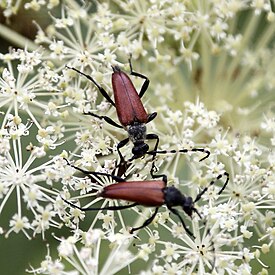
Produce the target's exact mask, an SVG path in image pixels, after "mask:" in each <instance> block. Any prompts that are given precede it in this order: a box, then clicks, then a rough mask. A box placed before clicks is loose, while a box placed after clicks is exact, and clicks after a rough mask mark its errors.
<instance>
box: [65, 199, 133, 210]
mask: <svg viewBox="0 0 275 275" xmlns="http://www.w3.org/2000/svg"><path fill="white" fill-rule="evenodd" d="M61 199H62V200H63V201H64V202H66V203H67V204H68V205H70V206H71V207H73V208H76V209H79V210H80V211H83V212H87V211H93V210H96V211H99V210H113V211H116V210H123V209H127V208H132V207H134V206H137V205H138V203H136V202H135V203H132V204H128V205H117V206H107V207H80V206H78V205H76V204H73V203H71V202H69V201H68V200H66V199H64V198H63V197H62V196H61Z"/></svg>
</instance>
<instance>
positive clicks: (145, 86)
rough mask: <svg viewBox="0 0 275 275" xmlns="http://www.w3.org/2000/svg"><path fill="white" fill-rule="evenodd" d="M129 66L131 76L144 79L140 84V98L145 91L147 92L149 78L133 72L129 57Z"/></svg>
mask: <svg viewBox="0 0 275 275" xmlns="http://www.w3.org/2000/svg"><path fill="white" fill-rule="evenodd" d="M129 65H130V70H131V73H130V74H131V75H134V76H137V77H140V78H143V79H145V81H144V83H143V84H142V87H141V89H140V92H139V98H142V96H143V95H144V94H145V92H146V90H147V88H148V86H149V83H150V80H149V78H148V77H147V76H145V75H143V74H140V73H137V72H134V71H133V68H132V62H131V57H130V58H129Z"/></svg>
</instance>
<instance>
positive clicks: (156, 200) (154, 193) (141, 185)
mask: <svg viewBox="0 0 275 275" xmlns="http://www.w3.org/2000/svg"><path fill="white" fill-rule="evenodd" d="M66 161H67V160H66ZM67 163H69V162H68V161H67ZM70 165H71V164H70ZM71 166H72V167H74V168H75V169H77V170H79V171H81V172H83V173H84V174H86V175H88V176H89V177H90V178H91V179H92V180H94V178H92V177H91V176H90V175H94V176H107V177H111V178H112V179H113V180H115V181H117V183H114V184H111V185H109V186H106V187H104V188H103V189H102V191H101V192H100V193H99V194H98V197H102V198H106V199H116V200H125V201H129V202H133V203H132V204H129V205H121V206H108V207H99V208H94V207H87V208H83V207H79V206H77V205H74V204H73V203H71V202H69V201H67V200H65V199H63V198H62V199H63V200H64V201H65V202H66V203H68V204H69V205H70V206H72V207H74V208H77V209H79V210H81V211H90V210H122V209H127V208H131V207H134V206H137V205H143V206H148V207H155V208H156V209H155V212H154V213H153V215H152V216H151V217H150V218H148V219H147V220H146V221H145V222H144V223H143V224H142V225H141V226H139V227H135V228H132V229H131V231H130V233H133V232H134V231H136V230H139V229H141V228H143V227H146V226H148V225H149V224H150V223H151V222H152V221H153V220H154V218H155V216H156V215H157V213H158V210H159V207H160V206H162V205H166V206H167V208H168V209H169V210H170V211H171V212H172V213H174V214H175V215H176V216H177V217H178V218H179V219H180V221H181V224H182V226H183V227H184V229H185V231H186V232H187V233H188V234H189V235H190V236H192V237H194V235H193V233H192V232H191V231H190V230H189V229H188V228H187V227H186V225H185V223H184V221H183V219H182V217H181V216H180V214H179V212H178V210H177V209H175V208H174V207H176V206H181V207H182V209H183V211H184V212H185V213H186V214H187V215H188V216H190V217H192V214H193V212H195V213H197V214H198V216H199V217H200V218H201V216H200V214H199V212H198V211H197V209H196V208H195V207H194V204H195V203H196V202H198V201H199V200H200V199H201V197H202V195H203V194H204V193H205V192H206V191H207V190H208V188H209V187H210V186H211V185H213V184H214V183H215V182H216V181H217V180H219V179H220V178H221V177H222V176H225V177H226V181H225V183H224V185H223V187H222V188H221V190H220V191H219V193H218V194H219V195H220V194H221V193H222V192H223V190H224V189H225V187H226V185H227V183H228V181H229V174H228V173H227V172H225V173H224V174H223V175H222V174H220V175H218V176H217V178H216V179H215V180H213V181H211V182H210V183H209V185H208V186H207V187H205V188H204V189H203V190H202V191H201V192H200V193H199V194H198V195H197V196H196V198H195V199H194V200H193V199H192V198H191V197H186V196H185V195H184V194H182V193H181V191H180V190H179V189H177V188H176V187H174V186H171V187H168V186H167V176H166V175H154V174H153V168H152V169H151V175H152V177H153V178H162V179H161V180H147V181H125V180H124V179H122V178H121V177H118V176H114V175H111V174H107V173H99V172H90V171H85V170H83V169H81V168H79V167H76V166H74V165H71Z"/></svg>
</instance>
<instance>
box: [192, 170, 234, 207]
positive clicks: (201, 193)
mask: <svg viewBox="0 0 275 275" xmlns="http://www.w3.org/2000/svg"><path fill="white" fill-rule="evenodd" d="M223 176H225V177H226V180H225V182H224V184H223V187H222V189H221V190H220V191H219V193H218V195H220V194H221V193H222V192H223V190H224V189H225V187H226V185H227V184H228V182H229V174H228V173H227V172H224V173H223V174H220V175H218V176H217V178H216V179H215V180H212V181H211V182H210V183H209V185H208V186H206V187H205V188H204V189H203V190H202V191H201V192H200V193H199V194H198V195H197V197H196V199H195V200H194V203H195V202H197V201H199V200H200V199H201V197H202V195H203V194H204V193H205V192H206V191H207V190H208V188H209V187H210V186H211V185H213V184H214V183H215V182H216V181H218V180H219V179H220V178H221V177H223Z"/></svg>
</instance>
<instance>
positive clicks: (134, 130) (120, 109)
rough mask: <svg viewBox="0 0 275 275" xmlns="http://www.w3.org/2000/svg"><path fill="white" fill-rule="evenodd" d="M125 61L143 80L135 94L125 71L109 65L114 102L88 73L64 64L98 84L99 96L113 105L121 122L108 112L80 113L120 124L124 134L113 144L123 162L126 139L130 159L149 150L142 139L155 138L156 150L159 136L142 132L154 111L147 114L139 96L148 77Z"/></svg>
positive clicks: (134, 73)
mask: <svg viewBox="0 0 275 275" xmlns="http://www.w3.org/2000/svg"><path fill="white" fill-rule="evenodd" d="M129 65H130V70H131V72H130V75H133V76H137V77H140V78H142V79H144V80H145V81H144V83H143V85H142V87H141V90H140V92H139V94H138V93H137V91H136V88H135V87H134V85H133V83H132V81H131V79H130V78H129V77H128V75H127V74H126V73H124V72H123V71H121V70H120V68H119V67H118V66H112V68H113V74H112V87H113V92H114V100H115V102H114V101H113V100H112V99H111V98H110V96H109V95H108V94H107V92H106V91H105V89H104V88H103V87H101V86H100V85H99V84H98V83H97V82H96V81H95V80H94V79H93V78H92V77H91V76H90V75H87V74H85V73H83V72H81V71H79V70H77V69H75V68H72V67H68V66H67V68H69V69H72V70H74V71H76V72H77V73H79V74H81V75H83V76H85V77H86V78H88V79H89V80H90V81H92V82H93V83H94V85H95V86H96V87H97V88H98V90H99V92H100V93H101V94H102V95H103V97H105V99H106V100H107V101H108V102H109V103H111V104H112V105H113V106H114V107H115V108H116V111H117V116H118V119H119V121H120V123H121V125H119V124H118V123H116V122H115V121H113V120H112V119H111V118H110V117H108V116H100V115H97V114H94V113H92V112H88V113H84V114H85V115H91V116H93V117H96V118H99V119H103V120H105V121H106V122H107V123H109V124H111V125H113V126H115V127H117V128H123V129H125V130H126V131H127V132H128V138H126V139H124V140H122V141H120V142H119V143H118V145H117V150H118V154H119V156H120V159H121V161H122V162H124V158H123V156H122V154H121V152H120V149H121V148H122V147H124V146H125V145H126V144H127V143H128V142H129V141H131V142H132V143H133V144H134V147H133V149H132V153H133V157H132V159H137V158H140V157H142V156H144V155H145V154H146V152H147V151H148V150H149V146H148V144H146V143H145V142H144V140H146V139H147V140H150V139H152V140H156V144H155V147H154V151H156V150H157V147H158V143H159V137H158V136H157V135H156V134H147V133H146V124H147V123H149V122H150V121H152V120H153V119H154V118H155V117H156V116H157V113H156V112H154V113H152V114H147V112H146V111H145V109H144V106H143V104H142V102H141V100H140V99H141V98H142V96H143V95H144V94H145V92H146V90H147V88H148V86H149V82H150V80H149V79H148V77H147V76H145V75H143V74H140V73H137V72H134V71H133V69H132V64H131V59H129ZM154 156H155V155H153V158H154ZM132 159H131V160H132Z"/></svg>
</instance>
